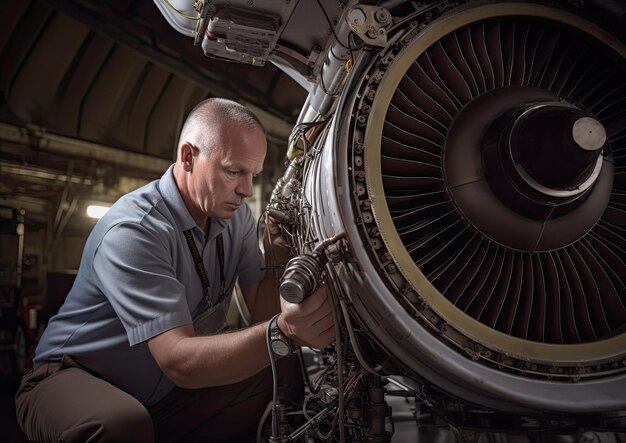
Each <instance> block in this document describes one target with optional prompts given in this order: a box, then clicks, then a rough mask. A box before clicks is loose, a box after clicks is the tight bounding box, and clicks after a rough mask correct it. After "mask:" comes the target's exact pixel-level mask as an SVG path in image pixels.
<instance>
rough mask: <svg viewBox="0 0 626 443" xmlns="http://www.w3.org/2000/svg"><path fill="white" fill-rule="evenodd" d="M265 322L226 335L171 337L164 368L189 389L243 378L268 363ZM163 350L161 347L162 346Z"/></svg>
mask: <svg viewBox="0 0 626 443" xmlns="http://www.w3.org/2000/svg"><path fill="white" fill-rule="evenodd" d="M266 331H267V322H263V323H260V324H257V325H254V326H251V327H249V328H246V329H242V330H239V331H236V332H230V333H225V334H217V335H211V336H200V337H188V336H187V337H185V336H184V332H183V335H181V336H179V337H172V341H171V344H170V346H168V347H167V348H165V351H166V352H167V358H166V361H163V362H162V369H163V371H164V372H165V373H166V374H167V375H168V377H170V378H171V379H172V381H173V382H174V383H176V385H178V386H180V387H183V388H188V389H195V388H203V387H210V386H223V385H228V384H232V383H236V382H239V381H242V380H245V379H246V378H248V377H251V376H252V375H254V374H256V373H257V372H258V371H260V370H261V369H263V368H264V367H265V366H267V365H268V364H269V354H268V351H267V346H266V339H265V337H266ZM161 349H163V348H161Z"/></svg>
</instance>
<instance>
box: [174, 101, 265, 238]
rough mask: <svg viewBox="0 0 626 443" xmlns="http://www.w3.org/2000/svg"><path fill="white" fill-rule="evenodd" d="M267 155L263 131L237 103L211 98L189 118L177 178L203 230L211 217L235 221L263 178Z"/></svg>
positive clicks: (177, 166) (179, 150) (181, 191)
mask: <svg viewBox="0 0 626 443" xmlns="http://www.w3.org/2000/svg"><path fill="white" fill-rule="evenodd" d="M266 151H267V143H266V140H265V131H264V130H263V126H262V125H261V123H260V122H259V120H258V118H257V117H256V116H255V115H254V114H252V112H250V111H249V110H248V109H246V108H245V107H244V106H242V105H240V104H239V103H236V102H233V101H230V100H225V99H219V98H211V99H208V100H205V101H203V102H201V103H199V104H198V105H197V106H196V107H195V108H194V109H193V110H192V111H191V112H190V113H189V116H188V117H187V120H186V121H185V124H184V125H183V129H182V131H181V135H180V139H179V141H178V148H177V153H176V165H175V167H174V178H175V180H176V184H177V185H178V188H179V191H180V193H181V195H182V197H183V200H184V201H185V204H186V206H187V209H189V212H190V213H191V215H192V216H193V217H194V220H196V223H198V225H199V226H200V227H203V228H204V227H205V223H206V220H207V219H208V218H209V217H217V218H222V219H227V218H230V217H232V216H233V214H234V212H235V211H236V210H237V208H238V207H239V206H240V205H241V204H242V203H243V199H244V198H245V197H250V196H251V195H252V179H253V177H254V176H255V175H256V174H258V173H260V172H261V169H262V167H263V161H264V160H265V154H266Z"/></svg>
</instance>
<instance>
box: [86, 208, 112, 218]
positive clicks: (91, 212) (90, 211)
mask: <svg viewBox="0 0 626 443" xmlns="http://www.w3.org/2000/svg"><path fill="white" fill-rule="evenodd" d="M109 208H110V206H101V205H89V206H87V217H91V218H102V216H103V215H104V214H106V212H107V211H108V210H109Z"/></svg>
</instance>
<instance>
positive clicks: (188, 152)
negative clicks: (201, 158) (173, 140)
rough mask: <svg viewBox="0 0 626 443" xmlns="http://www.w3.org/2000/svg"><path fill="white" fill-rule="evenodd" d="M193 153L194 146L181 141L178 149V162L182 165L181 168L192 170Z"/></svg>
mask: <svg viewBox="0 0 626 443" xmlns="http://www.w3.org/2000/svg"><path fill="white" fill-rule="evenodd" d="M194 153H195V152H194V147H193V145H191V144H190V143H187V142H183V143H182V144H181V145H180V148H179V151H178V155H179V156H180V163H181V164H182V165H183V169H184V170H185V171H187V172H191V171H192V170H193V160H194Z"/></svg>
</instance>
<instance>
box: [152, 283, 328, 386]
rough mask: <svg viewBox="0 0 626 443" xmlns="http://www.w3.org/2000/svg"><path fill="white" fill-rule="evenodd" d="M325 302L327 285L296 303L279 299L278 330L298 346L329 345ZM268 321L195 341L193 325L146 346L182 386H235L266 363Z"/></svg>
mask: <svg viewBox="0 0 626 443" xmlns="http://www.w3.org/2000/svg"><path fill="white" fill-rule="evenodd" d="M327 298H328V294H327V292H326V287H325V286H321V287H320V288H318V289H317V290H316V291H315V292H314V293H313V294H312V295H311V296H309V297H308V298H306V299H305V300H304V301H303V302H302V303H300V304H294V303H289V302H286V301H284V300H282V299H281V308H282V312H281V315H280V317H279V319H278V327H279V328H280V329H281V330H282V331H283V333H284V334H285V335H287V336H288V337H290V338H291V339H292V340H293V341H294V342H295V343H296V344H298V345H307V346H312V347H314V348H323V347H325V346H327V345H329V344H330V343H332V342H333V341H334V339H335V333H334V327H333V321H332V315H331V313H330V305H329V304H328V300H327ZM267 323H268V322H267V321H264V322H262V323H259V324H257V325H254V326H251V327H249V328H246V329H242V330H239V331H236V332H231V333H226V334H217V335H211V336H199V337H197V336H195V332H194V330H193V326H192V325H184V326H180V327H177V328H174V329H170V330H169V331H166V332H164V333H162V334H160V335H158V336H156V337H154V338H152V339H150V340H149V341H148V347H149V349H150V352H151V353H152V356H153V357H154V359H155V360H156V362H157V363H158V365H159V367H160V368H161V370H163V372H164V373H165V374H166V375H167V376H168V377H169V378H170V379H171V380H172V381H173V382H174V383H175V384H176V385H178V386H180V387H183V388H189V389H192V388H202V387H208V386H221V385H226V384H231V383H236V382H238V381H241V380H244V379H246V378H248V377H250V376H252V375H254V374H255V373H256V372H258V371H259V370H261V369H262V368H263V367H265V366H266V365H267V364H268V363H269V352H268V350H267V342H266V334H267Z"/></svg>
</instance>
